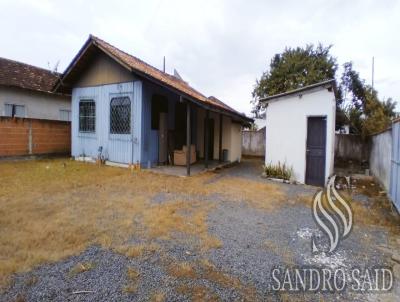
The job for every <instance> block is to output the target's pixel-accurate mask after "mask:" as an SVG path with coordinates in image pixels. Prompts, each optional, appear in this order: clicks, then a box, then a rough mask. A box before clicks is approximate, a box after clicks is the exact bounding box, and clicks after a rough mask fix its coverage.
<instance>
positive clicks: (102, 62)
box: [74, 52, 136, 87]
mask: <svg viewBox="0 0 400 302" xmlns="http://www.w3.org/2000/svg"><path fill="white" fill-rule="evenodd" d="M134 80H136V77H135V76H134V75H133V74H132V73H131V72H130V71H129V70H127V69H126V68H124V67H123V66H121V65H120V64H117V63H116V62H115V61H114V60H113V59H112V58H110V57H109V56H107V55H106V54H104V53H102V52H99V53H98V54H97V55H96V56H95V58H94V59H93V62H91V63H90V65H89V66H88V67H87V68H86V69H85V71H84V72H83V73H82V74H81V75H80V77H79V80H78V81H77V82H76V83H75V84H74V87H90V86H97V85H104V84H116V83H124V82H132V81H134Z"/></svg>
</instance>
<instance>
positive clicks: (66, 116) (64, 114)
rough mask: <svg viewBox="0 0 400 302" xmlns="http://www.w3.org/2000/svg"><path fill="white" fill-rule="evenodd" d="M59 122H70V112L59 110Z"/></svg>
mask: <svg viewBox="0 0 400 302" xmlns="http://www.w3.org/2000/svg"><path fill="white" fill-rule="evenodd" d="M60 120H61V121H67V122H70V121H71V111H70V110H64V109H60Z"/></svg>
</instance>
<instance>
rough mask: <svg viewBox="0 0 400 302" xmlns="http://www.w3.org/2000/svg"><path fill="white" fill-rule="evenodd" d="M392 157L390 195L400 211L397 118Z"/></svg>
mask: <svg viewBox="0 0 400 302" xmlns="http://www.w3.org/2000/svg"><path fill="white" fill-rule="evenodd" d="M391 132H392V157H391V161H390V168H391V170H390V172H391V175H390V190H389V192H390V193H389V195H390V198H391V199H392V201H393V203H394V204H395V206H396V208H397V210H398V211H400V121H399V120H397V121H396V122H394V123H393V126H392V131H391Z"/></svg>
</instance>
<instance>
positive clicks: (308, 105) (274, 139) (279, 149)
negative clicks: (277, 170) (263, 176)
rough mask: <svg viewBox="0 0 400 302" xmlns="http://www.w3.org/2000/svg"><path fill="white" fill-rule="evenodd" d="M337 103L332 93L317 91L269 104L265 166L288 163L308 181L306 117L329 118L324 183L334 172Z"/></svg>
mask: <svg viewBox="0 0 400 302" xmlns="http://www.w3.org/2000/svg"><path fill="white" fill-rule="evenodd" d="M335 108H336V101H335V96H334V93H333V91H328V90H327V89H315V90H311V91H308V92H302V93H301V94H296V95H291V96H286V97H283V98H279V99H276V100H274V101H272V102H270V103H269V104H268V106H267V110H266V120H267V125H266V145H265V149H266V150H265V162H266V164H269V163H274V164H277V163H278V162H280V163H281V164H282V163H286V165H288V166H289V167H292V169H293V177H294V178H295V179H296V180H297V181H298V182H301V183H304V182H305V172H306V140H307V118H308V117H309V116H326V118H327V124H326V125H327V133H326V142H327V143H326V163H325V180H326V181H327V179H328V177H329V175H330V174H331V173H333V163H334V141H335V114H336V110H335Z"/></svg>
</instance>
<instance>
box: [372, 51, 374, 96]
mask: <svg viewBox="0 0 400 302" xmlns="http://www.w3.org/2000/svg"><path fill="white" fill-rule="evenodd" d="M374 65H375V58H374V57H372V89H374Z"/></svg>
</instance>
